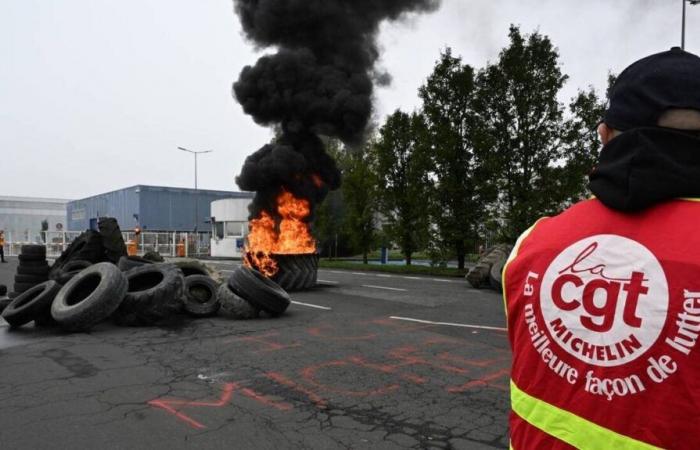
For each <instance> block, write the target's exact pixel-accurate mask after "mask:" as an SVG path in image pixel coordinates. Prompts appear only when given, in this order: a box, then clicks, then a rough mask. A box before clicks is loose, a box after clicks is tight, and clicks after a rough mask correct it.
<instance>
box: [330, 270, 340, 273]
mask: <svg viewBox="0 0 700 450" xmlns="http://www.w3.org/2000/svg"><path fill="white" fill-rule="evenodd" d="M327 272H330V273H343V272H340V271H339V270H327Z"/></svg>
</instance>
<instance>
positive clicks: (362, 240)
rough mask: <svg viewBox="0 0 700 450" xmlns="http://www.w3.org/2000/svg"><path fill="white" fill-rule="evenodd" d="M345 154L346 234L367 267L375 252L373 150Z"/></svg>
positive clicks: (375, 176)
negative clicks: (370, 255) (372, 253)
mask: <svg viewBox="0 0 700 450" xmlns="http://www.w3.org/2000/svg"><path fill="white" fill-rule="evenodd" d="M372 145H373V144H372V143H369V144H367V145H366V146H365V147H363V148H360V149H356V150H351V151H346V152H345V154H344V155H343V156H342V157H341V162H340V167H341V170H342V172H343V187H342V193H343V200H344V204H345V213H346V214H345V222H344V226H345V231H346V233H347V235H348V236H349V237H350V243H351V244H352V246H353V248H354V249H356V250H357V251H359V252H360V253H361V254H362V259H363V262H364V263H365V264H367V254H368V253H369V252H370V251H372V250H373V249H374V244H375V238H376V223H375V222H376V220H375V218H376V214H377V207H378V199H377V175H376V171H375V164H374V161H373V155H372V153H371V146H372Z"/></svg>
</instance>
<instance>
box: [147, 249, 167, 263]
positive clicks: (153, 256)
mask: <svg viewBox="0 0 700 450" xmlns="http://www.w3.org/2000/svg"><path fill="white" fill-rule="evenodd" d="M143 259H145V260H146V261H151V262H154V263H162V262H165V260H164V259H163V257H162V256H161V255H160V253H158V252H153V251H150V252H146V253H145V254H144V255H143Z"/></svg>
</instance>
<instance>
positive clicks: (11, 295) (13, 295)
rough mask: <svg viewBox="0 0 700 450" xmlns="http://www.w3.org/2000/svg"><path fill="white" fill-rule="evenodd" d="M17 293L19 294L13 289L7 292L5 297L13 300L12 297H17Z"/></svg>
mask: <svg viewBox="0 0 700 450" xmlns="http://www.w3.org/2000/svg"><path fill="white" fill-rule="evenodd" d="M18 295H19V293H17V292H15V291H12V292H10V293H9V294H7V297H8V298H9V299H10V300H14V299H16V298H17V296H18Z"/></svg>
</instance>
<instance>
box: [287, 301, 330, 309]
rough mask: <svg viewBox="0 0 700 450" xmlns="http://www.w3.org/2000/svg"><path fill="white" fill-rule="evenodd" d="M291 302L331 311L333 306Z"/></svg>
mask: <svg viewBox="0 0 700 450" xmlns="http://www.w3.org/2000/svg"><path fill="white" fill-rule="evenodd" d="M292 304H293V305H299V306H308V307H309V308H315V309H322V310H324V311H333V308H329V307H327V306H319V305H312V304H311V303H302V302H292Z"/></svg>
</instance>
